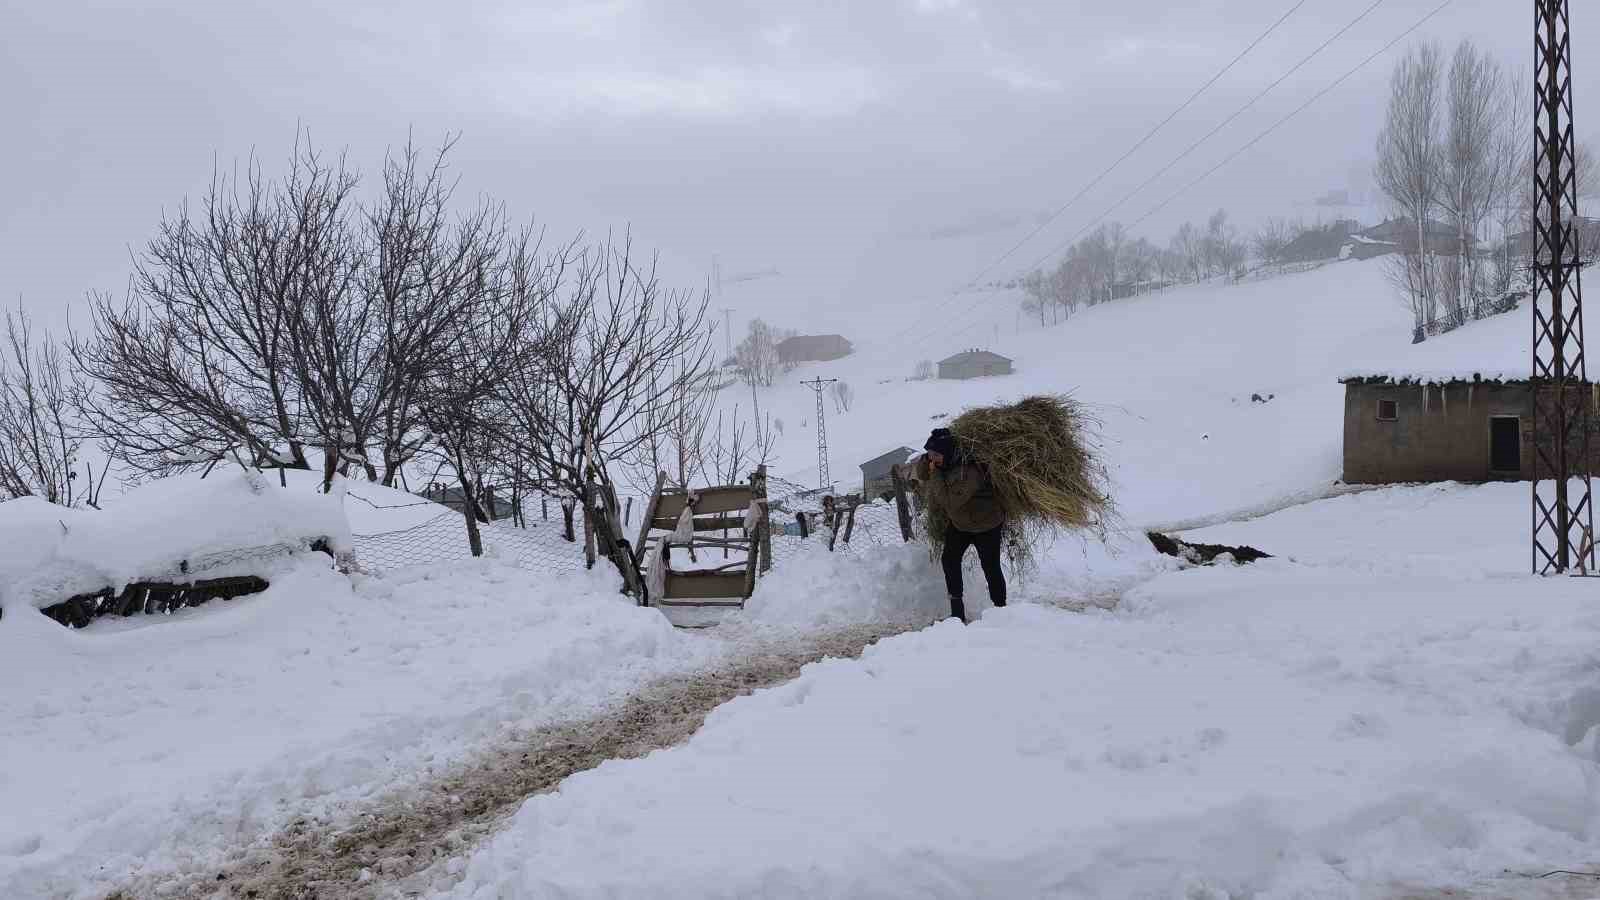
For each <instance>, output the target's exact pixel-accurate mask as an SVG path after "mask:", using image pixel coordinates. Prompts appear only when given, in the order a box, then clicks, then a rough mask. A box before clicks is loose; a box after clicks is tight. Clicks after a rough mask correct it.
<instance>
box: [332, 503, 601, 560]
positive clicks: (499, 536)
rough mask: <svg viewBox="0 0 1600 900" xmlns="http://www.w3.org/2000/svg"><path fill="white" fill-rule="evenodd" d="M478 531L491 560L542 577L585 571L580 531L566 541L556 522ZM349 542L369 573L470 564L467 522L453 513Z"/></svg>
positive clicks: (485, 526) (489, 525)
mask: <svg viewBox="0 0 1600 900" xmlns="http://www.w3.org/2000/svg"><path fill="white" fill-rule="evenodd" d="M478 531H479V534H480V535H481V536H482V538H483V550H484V555H485V556H487V557H489V558H491V559H495V560H499V561H501V562H506V563H510V564H512V565H515V566H519V567H521V568H524V569H533V570H537V571H543V572H578V571H582V570H583V568H584V566H585V565H586V561H585V559H584V552H583V539H582V534H581V531H578V530H577V529H576V528H575V529H574V537H576V538H577V540H575V541H568V540H567V538H566V529H565V527H564V526H563V525H562V524H561V523H560V522H559V521H556V522H530V523H528V526H527V527H526V528H523V527H518V526H516V525H513V524H511V523H509V522H507V521H504V520H502V521H498V522H485V523H480V524H479V526H478ZM353 537H354V538H355V550H356V560H357V561H358V562H359V563H360V565H361V567H362V568H364V569H366V570H368V571H371V572H383V571H388V570H391V569H398V568H404V567H406V566H421V565H436V564H438V563H448V562H462V561H465V560H468V559H471V558H472V549H471V547H470V545H469V544H468V543H467V526H466V522H465V521H464V520H463V518H462V516H461V514H460V513H458V512H455V511H453V510H447V511H445V512H441V513H439V514H438V515H436V516H434V517H433V518H431V519H428V520H427V521H424V522H422V523H420V524H417V525H413V526H411V527H410V528H402V529H399V530H396V531H385V532H379V533H376V534H357V535H354V536H353Z"/></svg>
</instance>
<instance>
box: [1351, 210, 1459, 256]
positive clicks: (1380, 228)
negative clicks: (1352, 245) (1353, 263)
mask: <svg viewBox="0 0 1600 900" xmlns="http://www.w3.org/2000/svg"><path fill="white" fill-rule="evenodd" d="M1359 235H1360V236H1361V237H1363V238H1366V239H1367V240H1369V241H1376V242H1378V243H1380V244H1397V245H1399V248H1400V252H1402V253H1415V252H1416V249H1417V225H1416V221H1415V220H1413V219H1410V218H1407V217H1405V216H1401V217H1399V218H1395V219H1389V220H1388V221H1386V222H1383V223H1382V224H1379V225H1374V226H1372V227H1371V228H1368V229H1366V230H1365V231H1362V232H1359ZM1423 237H1425V238H1426V239H1427V242H1428V252H1430V253H1436V254H1439V255H1440V256H1455V255H1456V254H1457V253H1458V252H1459V251H1460V249H1461V236H1460V235H1459V234H1457V233H1456V230H1455V229H1454V228H1452V227H1451V226H1450V225H1448V224H1446V223H1444V222H1435V221H1432V220H1429V222H1428V223H1427V225H1426V226H1425V227H1424V231H1423Z"/></svg>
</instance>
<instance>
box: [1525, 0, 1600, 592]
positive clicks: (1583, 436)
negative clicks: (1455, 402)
mask: <svg viewBox="0 0 1600 900" xmlns="http://www.w3.org/2000/svg"><path fill="white" fill-rule="evenodd" d="M1567 5H1568V0H1534V9H1535V11H1536V13H1535V14H1536V20H1535V30H1534V38H1533V45H1534V91H1535V96H1536V103H1535V109H1534V120H1533V137H1534V171H1533V190H1534V203H1535V210H1534V217H1533V254H1534V256H1533V272H1534V285H1533V303H1532V306H1533V373H1532V378H1531V379H1529V380H1530V384H1529V387H1528V389H1529V391H1531V392H1532V394H1533V397H1532V400H1533V571H1534V572H1535V573H1536V574H1540V575H1549V574H1555V573H1566V572H1569V571H1571V570H1572V569H1574V568H1576V569H1577V570H1578V571H1579V572H1582V573H1585V574H1589V573H1593V572H1594V510H1593V507H1592V505H1591V496H1592V495H1591V490H1590V480H1589V467H1590V459H1589V406H1590V403H1591V402H1592V399H1591V397H1590V387H1589V384H1588V381H1589V379H1588V374H1587V368H1586V366H1585V365H1584V354H1583V270H1582V262H1581V259H1580V252H1581V251H1580V249H1579V241H1578V227H1579V226H1578V184H1577V166H1576V161H1575V154H1576V150H1577V147H1576V141H1575V140H1574V138H1573V123H1572V118H1573V116H1572V44H1571V33H1570V28H1569V24H1570V20H1569V17H1568V11H1567Z"/></svg>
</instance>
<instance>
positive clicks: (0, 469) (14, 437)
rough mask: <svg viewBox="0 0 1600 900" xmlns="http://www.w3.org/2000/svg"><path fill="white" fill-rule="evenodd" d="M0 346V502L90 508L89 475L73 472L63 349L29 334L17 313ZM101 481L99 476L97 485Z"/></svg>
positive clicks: (73, 437) (74, 446) (73, 425)
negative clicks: (10, 500)
mask: <svg viewBox="0 0 1600 900" xmlns="http://www.w3.org/2000/svg"><path fill="white" fill-rule="evenodd" d="M5 321H6V330H5V343H4V345H3V346H0V500H3V499H7V498H11V497H30V496H32V497H40V498H43V499H44V500H46V501H48V502H50V503H58V504H60V505H62V506H73V505H76V504H78V503H87V504H89V505H94V504H95V503H96V502H97V496H96V495H97V494H98V487H97V485H96V481H95V475H94V469H93V467H92V466H88V465H86V466H85V468H84V472H83V473H82V474H83V477H82V478H80V477H79V472H78V471H77V465H78V454H79V450H80V448H81V446H82V439H81V437H80V435H79V428H78V425H77V422H76V421H75V419H74V413H73V403H72V380H71V377H70V375H69V374H68V371H67V359H66V357H65V356H64V355H63V352H62V347H61V345H60V344H59V343H57V341H56V339H55V338H54V336H52V335H51V334H50V333H49V332H48V331H45V332H38V331H35V330H34V326H33V321H32V319H31V318H30V317H29V316H28V314H27V313H26V312H25V311H23V310H22V309H21V308H20V307H19V308H18V310H17V312H16V313H9V312H8V313H6V319H5ZM104 481H105V472H104V470H102V471H101V474H100V483H104Z"/></svg>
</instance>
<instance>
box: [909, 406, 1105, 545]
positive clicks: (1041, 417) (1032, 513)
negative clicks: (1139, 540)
mask: <svg viewBox="0 0 1600 900" xmlns="http://www.w3.org/2000/svg"><path fill="white" fill-rule="evenodd" d="M1098 425H1099V422H1098V421H1097V420H1096V419H1095V418H1094V417H1093V416H1092V415H1090V414H1089V413H1087V412H1086V411H1085V410H1084V408H1083V406H1082V405H1081V404H1079V403H1078V402H1077V401H1075V400H1073V399H1071V398H1070V397H1064V396H1038V397H1028V398H1025V399H1023V400H1022V401H1020V402H1018V403H1014V404H1012V405H1010V406H980V407H976V408H974V409H969V410H967V411H966V412H964V413H962V414H961V415H960V416H959V417H957V418H956V419H955V421H953V422H951V423H950V431H951V432H952V433H953V434H954V435H955V437H956V441H957V445H958V446H959V447H960V450H961V453H962V454H964V455H965V457H966V459H968V460H969V461H971V462H975V463H977V464H979V465H981V466H984V467H985V468H986V469H988V471H989V477H990V479H991V481H992V482H993V483H994V491H995V497H996V499H997V500H998V501H999V502H1000V505H1001V507H1002V508H1003V509H1004V510H1005V512H1006V523H1007V525H1006V548H1007V557H1008V558H1009V559H1010V560H1011V563H1012V566H1013V568H1014V569H1015V570H1017V571H1019V572H1022V571H1026V570H1028V569H1030V568H1031V567H1032V563H1033V551H1034V548H1035V547H1036V546H1037V545H1038V543H1039V541H1040V540H1041V539H1042V538H1043V537H1044V536H1045V535H1047V534H1049V533H1051V532H1054V531H1056V530H1058V529H1072V530H1077V529H1091V530H1093V531H1096V532H1103V531H1104V530H1105V527H1106V522H1107V521H1108V519H1109V518H1110V517H1111V514H1112V503H1111V496H1110V493H1109V492H1108V490H1107V477H1106V469H1105V465H1104V464H1103V463H1102V462H1101V461H1100V459H1099V457H1098V455H1097V453H1096V450H1097V447H1096V445H1095V443H1094V435H1095V431H1096V429H1097V427H1098ZM920 474H922V475H923V477H928V476H929V475H931V473H926V472H924V473H920ZM949 527H950V526H949V522H948V521H946V520H945V517H944V516H943V515H942V514H941V513H940V511H938V510H935V509H931V508H930V509H929V510H928V514H927V516H926V517H925V521H924V524H923V532H924V534H926V535H927V538H928V542H929V544H930V545H931V546H932V549H933V552H934V554H935V556H937V555H938V553H939V551H940V550H941V549H942V547H943V544H944V534H945V531H946V530H947V529H948V528H949Z"/></svg>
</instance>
